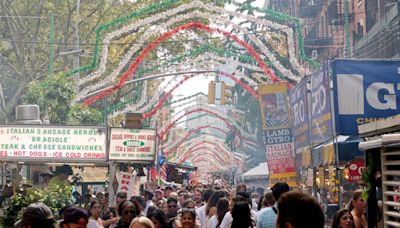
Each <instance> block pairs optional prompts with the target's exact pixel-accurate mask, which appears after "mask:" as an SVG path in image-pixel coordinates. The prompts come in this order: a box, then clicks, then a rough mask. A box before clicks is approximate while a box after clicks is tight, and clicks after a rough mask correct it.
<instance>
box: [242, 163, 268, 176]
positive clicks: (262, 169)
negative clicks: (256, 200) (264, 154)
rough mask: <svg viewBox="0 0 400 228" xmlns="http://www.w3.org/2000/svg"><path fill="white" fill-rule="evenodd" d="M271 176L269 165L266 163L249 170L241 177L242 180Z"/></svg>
mask: <svg viewBox="0 0 400 228" xmlns="http://www.w3.org/2000/svg"><path fill="white" fill-rule="evenodd" d="M268 175H269V171H268V165H267V163H266V162H263V163H260V164H259V165H258V166H256V167H254V168H252V169H250V170H248V171H247V172H245V173H243V174H242V175H240V176H241V177H242V179H244V180H247V179H263V178H267V177H268Z"/></svg>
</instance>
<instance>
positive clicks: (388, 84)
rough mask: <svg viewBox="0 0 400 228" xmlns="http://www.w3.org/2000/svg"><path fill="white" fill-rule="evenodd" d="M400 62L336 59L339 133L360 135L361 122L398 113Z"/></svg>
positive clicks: (337, 126) (335, 89)
mask: <svg viewBox="0 0 400 228" xmlns="http://www.w3.org/2000/svg"><path fill="white" fill-rule="evenodd" d="M399 75H400V61H391V60H365V61H364V60H362V61H356V60H335V61H334V62H333V92H334V104H335V121H336V132H337V133H338V134H340V135H358V125H361V124H365V123H369V122H373V121H377V120H380V119H384V118H386V117H389V116H393V115H397V114H399V108H398V107H399V105H400V103H399V102H400V100H399V96H400V93H399V89H400V87H399V85H400V84H399V83H400V77H399Z"/></svg>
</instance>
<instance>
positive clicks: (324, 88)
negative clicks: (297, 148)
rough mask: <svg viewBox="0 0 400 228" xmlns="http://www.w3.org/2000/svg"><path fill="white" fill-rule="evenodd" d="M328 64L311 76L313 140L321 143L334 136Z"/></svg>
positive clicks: (314, 142)
mask: <svg viewBox="0 0 400 228" xmlns="http://www.w3.org/2000/svg"><path fill="white" fill-rule="evenodd" d="M330 91H331V90H330V83H329V75H328V64H327V63H324V64H323V65H322V68H321V69H319V70H317V71H316V72H314V73H313V75H312V76H311V120H312V121H311V142H312V143H313V144H319V143H322V142H325V141H327V140H329V139H331V138H332V137H333V132H332V114H331V98H330V97H331V96H330Z"/></svg>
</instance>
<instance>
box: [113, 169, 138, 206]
mask: <svg viewBox="0 0 400 228" xmlns="http://www.w3.org/2000/svg"><path fill="white" fill-rule="evenodd" d="M119 175H120V178H118V190H117V193H118V192H125V193H126V195H127V196H128V199H130V198H131V196H132V195H133V187H134V184H135V177H136V176H135V175H133V174H132V173H127V172H120V173H119Z"/></svg>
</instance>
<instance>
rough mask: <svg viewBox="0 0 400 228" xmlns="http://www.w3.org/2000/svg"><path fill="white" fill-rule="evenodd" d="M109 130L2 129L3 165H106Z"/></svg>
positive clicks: (31, 127) (0, 140)
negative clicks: (74, 163)
mask: <svg viewBox="0 0 400 228" xmlns="http://www.w3.org/2000/svg"><path fill="white" fill-rule="evenodd" d="M106 140H107V128H106V127H91V126H85V127H78V126H73V127H72V126H71V127H69V126H57V127H51V126H32V125H7V126H0V157H1V160H3V161H43V162H50V161H56V162H106V160H107V155H106Z"/></svg>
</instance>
